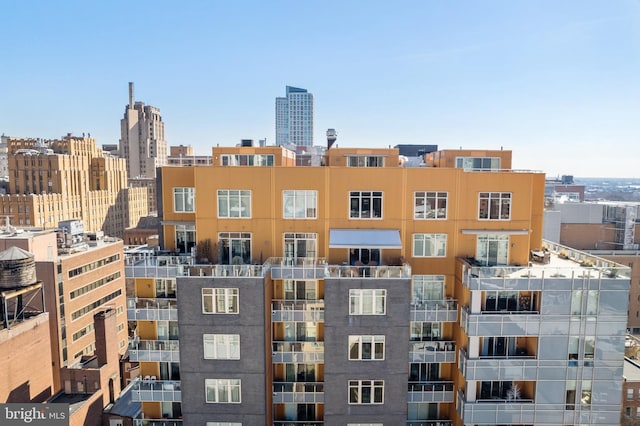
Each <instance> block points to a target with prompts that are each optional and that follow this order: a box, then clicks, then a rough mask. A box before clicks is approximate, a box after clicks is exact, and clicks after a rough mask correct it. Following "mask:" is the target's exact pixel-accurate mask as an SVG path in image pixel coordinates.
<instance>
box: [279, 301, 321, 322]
mask: <svg viewBox="0 0 640 426" xmlns="http://www.w3.org/2000/svg"><path fill="white" fill-rule="evenodd" d="M271 310H272V315H271V317H272V321H274V322H278V321H298V322H300V321H304V322H324V300H275V301H273V303H272V304H271Z"/></svg>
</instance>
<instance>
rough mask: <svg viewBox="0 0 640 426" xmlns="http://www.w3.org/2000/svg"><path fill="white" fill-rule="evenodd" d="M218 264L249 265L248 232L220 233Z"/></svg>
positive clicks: (249, 235)
mask: <svg viewBox="0 0 640 426" xmlns="http://www.w3.org/2000/svg"><path fill="white" fill-rule="evenodd" d="M218 242H219V244H218V245H219V247H220V263H221V264H223V265H248V264H250V263H251V234H250V233H248V232H220V233H219V234H218Z"/></svg>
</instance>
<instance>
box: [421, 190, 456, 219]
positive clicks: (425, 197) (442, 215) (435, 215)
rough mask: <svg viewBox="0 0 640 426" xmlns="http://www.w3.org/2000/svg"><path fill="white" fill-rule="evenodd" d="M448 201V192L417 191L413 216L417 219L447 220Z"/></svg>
mask: <svg viewBox="0 0 640 426" xmlns="http://www.w3.org/2000/svg"><path fill="white" fill-rule="evenodd" d="M419 201H422V204H419ZM448 202H449V193H448V192H445V191H416V192H414V193H413V218H414V219H417V220H446V219H447V213H448V209H447V204H448ZM420 208H422V211H420ZM427 208H428V209H427Z"/></svg>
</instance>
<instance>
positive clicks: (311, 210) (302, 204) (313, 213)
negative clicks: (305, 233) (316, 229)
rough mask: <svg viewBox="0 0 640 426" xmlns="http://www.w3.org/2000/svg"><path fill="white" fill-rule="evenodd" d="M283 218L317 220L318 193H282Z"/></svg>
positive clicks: (296, 191) (297, 191) (301, 191)
mask: <svg viewBox="0 0 640 426" xmlns="http://www.w3.org/2000/svg"><path fill="white" fill-rule="evenodd" d="M282 201H283V208H282V216H283V217H284V218H285V219H315V218H316V217H317V206H318V191H305V190H295V191H282Z"/></svg>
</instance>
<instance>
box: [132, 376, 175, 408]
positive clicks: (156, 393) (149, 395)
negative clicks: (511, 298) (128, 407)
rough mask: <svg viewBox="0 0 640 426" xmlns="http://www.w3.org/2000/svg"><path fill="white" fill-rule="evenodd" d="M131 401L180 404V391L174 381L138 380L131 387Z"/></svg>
mask: <svg viewBox="0 0 640 426" xmlns="http://www.w3.org/2000/svg"><path fill="white" fill-rule="evenodd" d="M131 390H132V392H133V393H132V400H133V401H136V402H146V401H155V402H181V401H182V390H181V387H180V382H179V381H176V380H140V379H138V380H137V381H136V382H135V383H134V384H133V386H132V389H131Z"/></svg>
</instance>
